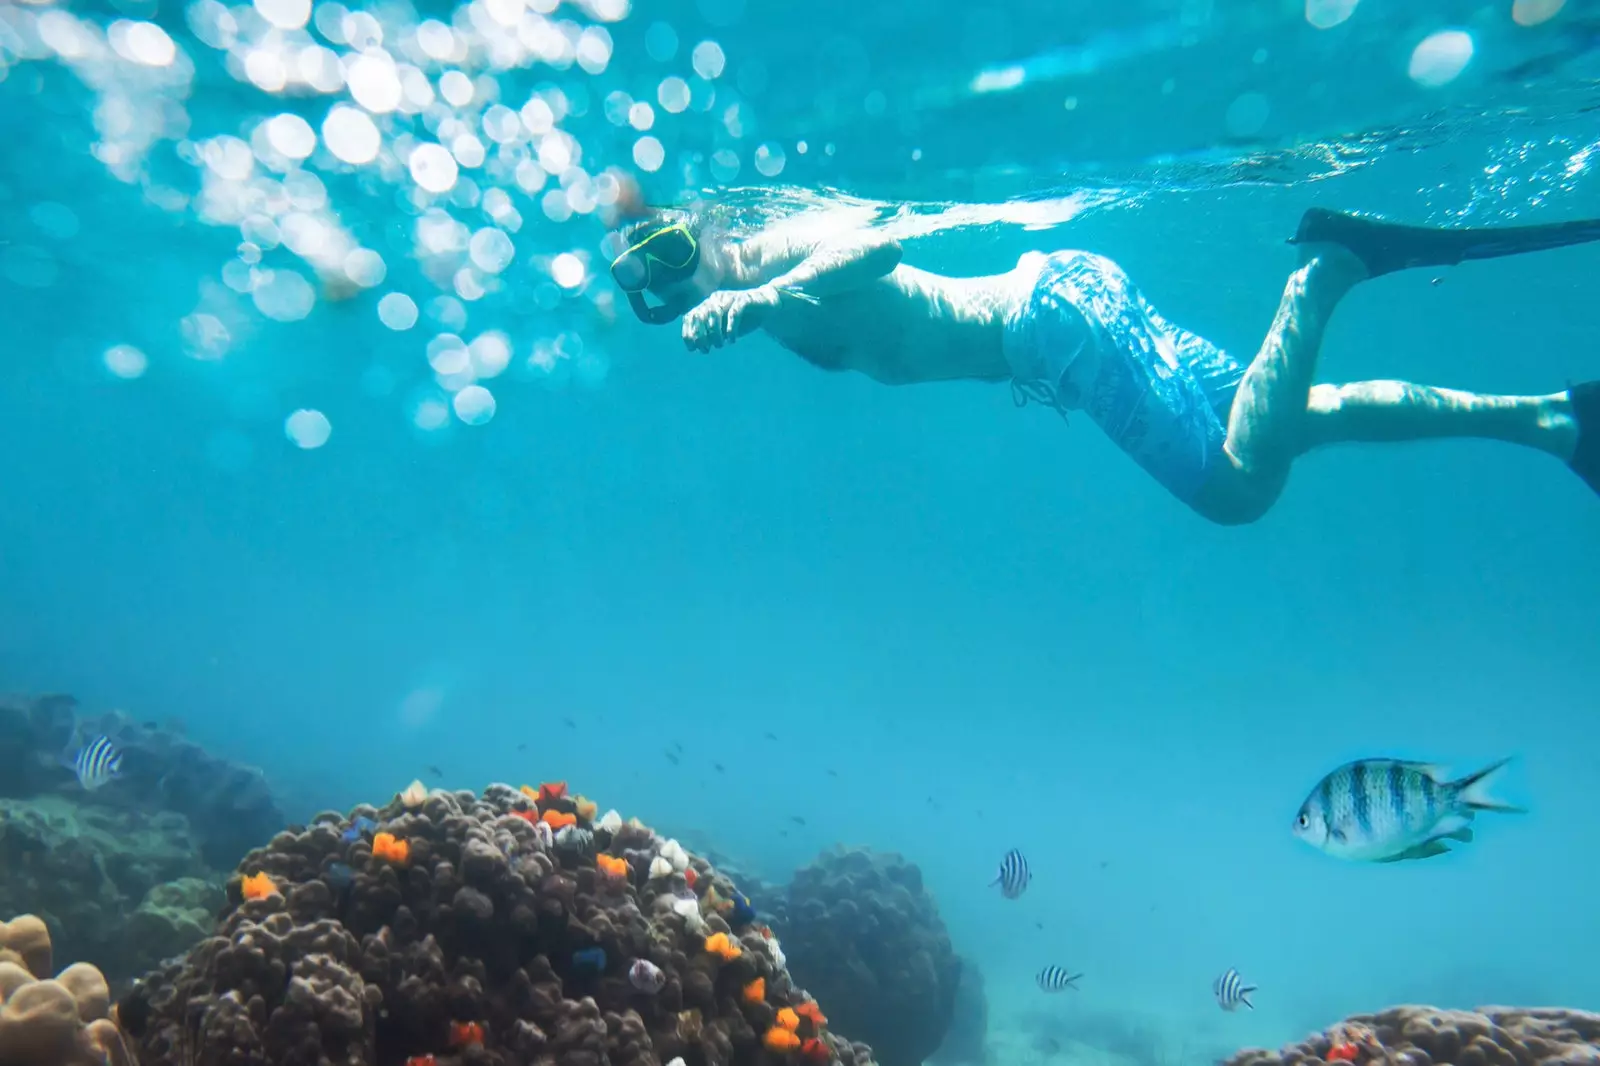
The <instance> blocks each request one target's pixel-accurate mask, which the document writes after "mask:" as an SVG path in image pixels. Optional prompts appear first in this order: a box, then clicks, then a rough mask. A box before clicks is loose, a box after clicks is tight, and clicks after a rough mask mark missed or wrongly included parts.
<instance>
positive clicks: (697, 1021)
mask: <svg viewBox="0 0 1600 1066" xmlns="http://www.w3.org/2000/svg"><path fill="white" fill-rule="evenodd" d="M704 1029H705V1020H704V1019H703V1018H701V1016H700V1011H699V1010H698V1009H697V1008H690V1009H689V1010H681V1011H679V1012H678V1039H679V1040H682V1041H683V1042H684V1043H685V1044H692V1043H694V1042H695V1041H697V1040H699V1039H700V1034H701V1032H703V1031H704Z"/></svg>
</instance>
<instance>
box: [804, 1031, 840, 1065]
mask: <svg viewBox="0 0 1600 1066" xmlns="http://www.w3.org/2000/svg"><path fill="white" fill-rule="evenodd" d="M800 1054H802V1055H804V1056H805V1057H806V1058H808V1059H810V1060H811V1061H812V1062H832V1061H833V1049H831V1048H830V1047H828V1045H827V1044H826V1043H824V1042H823V1041H821V1040H818V1039H817V1038H816V1037H812V1038H811V1039H809V1040H806V1041H803V1042H802V1043H801V1044H800Z"/></svg>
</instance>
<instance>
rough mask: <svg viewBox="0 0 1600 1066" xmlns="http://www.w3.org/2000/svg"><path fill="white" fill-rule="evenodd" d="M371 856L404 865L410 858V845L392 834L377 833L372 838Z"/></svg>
mask: <svg viewBox="0 0 1600 1066" xmlns="http://www.w3.org/2000/svg"><path fill="white" fill-rule="evenodd" d="M372 855H373V857H374V858H378V859H388V860H389V861H390V862H398V863H405V862H407V861H409V860H410V858H411V845H410V844H409V843H407V842H406V841H404V840H401V839H400V838H399V837H397V836H395V835H394V834H393V833H379V834H378V835H377V836H375V837H373V838H372Z"/></svg>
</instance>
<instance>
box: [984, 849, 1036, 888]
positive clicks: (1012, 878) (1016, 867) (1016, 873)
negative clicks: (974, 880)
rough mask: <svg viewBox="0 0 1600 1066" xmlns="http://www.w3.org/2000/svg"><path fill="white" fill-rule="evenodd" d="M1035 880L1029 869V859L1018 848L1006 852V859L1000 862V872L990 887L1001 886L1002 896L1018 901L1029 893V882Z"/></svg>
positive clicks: (990, 883)
mask: <svg viewBox="0 0 1600 1066" xmlns="http://www.w3.org/2000/svg"><path fill="white" fill-rule="evenodd" d="M1031 880H1033V872H1032V871H1031V870H1029V869H1028V860H1027V857H1026V856H1024V855H1023V854H1022V852H1021V851H1019V850H1018V849H1016V848H1012V849H1011V850H1010V851H1008V852H1006V854H1005V858H1003V859H1001V860H1000V870H999V872H998V873H996V874H995V875H994V880H993V881H990V882H989V887H990V888H993V887H994V886H995V885H999V886H1000V894H1001V895H1002V896H1004V897H1005V898H1006V899H1016V898H1017V897H1018V896H1020V895H1022V893H1023V892H1025V891H1027V888H1028V882H1029V881H1031Z"/></svg>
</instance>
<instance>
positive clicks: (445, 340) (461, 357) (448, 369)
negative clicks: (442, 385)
mask: <svg viewBox="0 0 1600 1066" xmlns="http://www.w3.org/2000/svg"><path fill="white" fill-rule="evenodd" d="M428 365H429V366H431V367H433V372H434V373H435V374H446V375H449V374H459V373H461V372H462V371H464V370H466V369H467V368H468V367H469V366H471V365H472V357H471V355H470V353H469V352H468V351H467V345H466V342H464V341H463V340H462V339H461V338H460V337H458V336H456V335H455V334H454V333H441V334H439V335H438V336H437V337H435V338H433V340H431V341H429V342H428Z"/></svg>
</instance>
